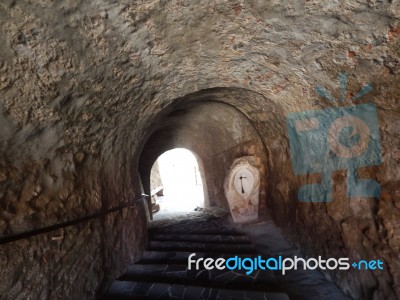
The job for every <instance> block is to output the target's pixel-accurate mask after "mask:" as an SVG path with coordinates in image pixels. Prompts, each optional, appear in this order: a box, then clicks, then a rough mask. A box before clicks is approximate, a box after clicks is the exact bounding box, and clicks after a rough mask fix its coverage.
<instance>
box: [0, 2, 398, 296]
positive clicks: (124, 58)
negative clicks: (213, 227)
mask: <svg viewBox="0 0 400 300" xmlns="http://www.w3.org/2000/svg"><path fill="white" fill-rule="evenodd" d="M399 16H400V2H399V1H398V0H392V1H386V0H384V1H374V0H364V1H361V0H360V1H331V2H327V1H317V0H311V1H301V0H285V1H258V0H249V1H237V0H217V1H211V0H199V1H187V0H172V1H166V0H154V1H118V2H117V1H105V0H95V1H74V0H68V1H50V0H48V1H47V0H41V1H33V2H32V1H11V0H4V1H2V2H1V3H0V28H1V30H0V45H1V46H0V133H1V134H0V157H1V159H0V198H1V202H0V235H2V236H10V235H13V234H18V233H22V232H26V231H29V230H32V229H38V228H42V227H44V226H50V225H53V224H56V223H59V222H65V221H71V220H74V219H76V218H78V217H82V216H85V215H88V214H91V213H95V212H98V211H100V210H104V209H107V208H112V207H115V206H117V205H119V204H122V203H125V202H126V201H128V200H132V199H136V198H137V197H138V196H139V195H140V193H141V192H142V190H141V188H140V186H141V184H140V176H139V172H138V169H139V157H142V158H145V156H143V155H146V154H145V153H150V152H149V151H150V150H149V149H150V147H148V146H149V144H147V146H146V147H145V145H146V143H147V141H148V138H150V137H153V138H154V136H155V135H154V134H155V133H156V129H159V127H158V126H159V124H166V123H165V120H166V119H165V118H166V116H167V114H168V113H175V116H177V115H179V108H180V107H184V106H185V105H189V106H190V107H193V109H194V108H195V107H197V106H198V107H199V109H200V108H201V107H200V106H201V105H207V103H206V101H212V102H219V103H218V105H224V106H226V107H225V108H226V109H225V108H224V109H220V112H221V111H224V112H225V113H226V114H228V115H230V116H238V115H240V116H241V117H237V118H235V119H234V118H233V117H231V118H229V119H225V120H216V121H215V122H214V121H213V122H212V123H211V124H210V125H211V126H210V127H204V128H203V127H202V129H201V130H200V131H199V132H198V133H197V132H196V131H193V130H192V129H191V128H188V131H187V133H182V132H179V130H178V127H179V126H178V125H177V126H175V127H174V126H172V127H171V132H170V133H171V134H172V135H173V136H175V137H176V139H178V141H179V138H181V137H183V136H184V134H186V137H187V140H186V142H187V145H186V146H187V147H188V148H192V147H191V145H190V142H191V141H192V144H195V143H198V140H195V138H194V137H196V136H197V137H202V138H203V143H204V144H203V145H202V149H208V148H209V149H212V150H210V151H212V156H211V158H208V159H207V158H206V157H205V156H204V155H203V156H204V157H202V159H203V168H204V172H203V173H204V176H206V181H204V180H203V182H207V188H208V195H209V199H208V201H209V204H217V205H220V206H225V207H226V202H225V201H224V197H223V190H222V188H221V187H222V184H221V183H222V182H223V179H224V176H223V175H224V174H226V172H227V169H228V168H229V166H230V164H231V162H232V161H233V159H234V158H235V157H237V156H243V155H258V156H259V157H260V163H261V165H263V166H265V168H266V170H265V171H264V172H265V175H266V176H265V177H264V178H265V179H266V180H265V182H264V187H260V188H261V189H262V190H263V191H264V193H265V196H264V201H263V203H264V205H268V206H269V207H270V208H271V210H272V211H273V215H274V218H275V219H276V221H277V223H278V224H279V225H280V226H282V227H283V228H284V229H285V230H286V232H287V234H288V235H290V236H291V237H292V238H293V239H295V240H297V241H298V243H299V244H300V245H301V246H302V247H304V249H306V251H307V253H308V254H310V255H323V256H343V255H344V256H349V257H352V258H364V259H372V258H380V259H382V260H383V261H384V263H385V269H384V270H383V271H381V272H378V271H374V272H369V271H366V272H355V271H354V272H347V273H343V272H341V273H335V272H331V273H330V274H329V276H331V277H332V278H333V279H334V280H335V282H337V284H338V285H339V286H340V287H341V288H342V289H343V290H345V291H346V293H347V294H348V295H350V296H351V297H353V298H355V299H396V298H399V297H400V274H399V270H400V260H399V250H400V249H399V248H400V221H399V220H400V218H399V216H400V204H399V195H400V189H399V184H398V183H399V180H400V177H399V176H400V175H399V174H400V152H399V144H400V134H399V132H400V122H399V120H400V119H399V114H400V108H399V92H398V82H399V79H400V78H399V76H400V75H399V59H400V57H399V56H400V55H399V49H400V21H399ZM341 71H345V72H347V73H348V74H349V84H348V92H349V95H350V94H353V95H354V94H356V93H357V92H358V90H359V88H360V87H361V86H362V85H364V84H365V83H367V82H370V83H371V84H372V86H373V89H374V90H373V92H372V93H370V94H368V95H367V96H365V97H364V98H363V99H362V100H363V101H366V102H369V103H374V104H375V105H376V106H377V110H378V119H379V127H380V138H381V145H382V155H383V163H382V165H380V166H377V167H369V168H365V169H363V170H361V171H360V175H361V176H365V177H366V178H373V179H376V180H377V181H378V182H380V184H381V187H382V195H381V197H380V198H379V199H359V200H357V199H352V200H349V199H348V198H347V196H346V195H345V190H346V188H345V178H344V177H345V173H344V172H342V171H338V172H336V173H335V174H334V180H335V189H334V190H335V192H334V201H333V202H331V203H327V204H324V203H302V204H299V203H298V202H297V200H296V199H297V191H298V189H299V187H300V186H301V185H302V184H304V183H307V182H313V181H315V180H318V175H310V176H300V177H298V176H295V175H294V174H293V172H292V166H291V163H290V159H289V145H288V137H287V131H286V125H285V116H286V114H287V113H289V112H297V111H304V110H310V109H322V108H326V107H329V104H328V103H326V102H324V101H323V100H322V99H321V98H319V97H318V95H317V94H316V93H315V91H314V88H315V86H316V85H321V86H325V87H326V88H327V89H328V90H329V91H332V93H333V94H334V96H337V95H338V92H336V91H338V90H339V85H338V83H337V81H336V78H337V75H338V73H339V72H341ZM188 103H191V104H188ZM227 107H229V108H227ZM210 111H212V109H210V110H208V112H210ZM233 111H235V112H233ZM205 112H207V109H206V108H205V109H204V110H203V113H205ZM221 114H223V112H221ZM202 118H203V121H202V123H201V122H200V123H198V124H205V122H206V120H207V116H204V115H203V117H202ZM178 119H179V118H178ZM162 120H164V121H162ZM235 120H241V121H240V122H241V125H240V126H239V130H237V131H236V130H235V129H234V128H235V124H236V123H235V122H234V121H235ZM163 122H164V123H163ZM184 124H186V125H187V126H188V127H190V125H189V124H188V123H184ZM222 124H225V125H224V126H223V125H222ZM221 126H223V128H222V127H221ZM246 128H247V129H248V130H247V129H246ZM235 132H239V133H246V132H247V133H248V134H243V136H242V137H240V138H238V139H237V140H235V139H234V138H232V137H233V133H235ZM206 133H207V135H205V134H206ZM165 134H167V133H166V132H164V133H163V136H164V138H165ZM196 134H197V135H196ZM190 137H192V138H190ZM248 137H250V138H248ZM166 139H167V138H166ZM219 140H220V141H219ZM175 141H176V140H175ZM177 143H178V142H174V143H172V144H170V145H169V146H168V147H173V146H176V145H177ZM228 146H229V147H228ZM198 149H200V148H198ZM142 150H143V152H142ZM156 150H157V149H156ZM191 150H193V151H194V152H196V149H191ZM156 152H162V149H161V148H158V150H157V151H154V152H153V154H154V155H155V154H156ZM141 153H142V156H140V154H141ZM160 154H161V153H160ZM197 154H198V155H199V156H201V153H197ZM156 157H157V156H156V155H155V157H153V158H152V157H151V155H150V154H149V157H148V161H147V163H149V164H150V162H151V163H152V162H154V160H155V158H156ZM153 159H154V160H153ZM141 162H142V160H141ZM150 168H151V164H150V166H146V165H141V167H140V170H141V176H142V180H143V179H146V178H148V177H146V176H148V175H146V174H145V172H150ZM210 180H211V181H210ZM143 186H146V183H145V182H144V180H143ZM265 199H266V201H265ZM116 214H117V215H118V217H116V216H114V215H109V216H108V217H107V219H106V220H102V219H97V220H93V221H92V223H93V224H91V223H90V222H89V223H86V224H84V225H82V226H77V227H76V228H75V227H73V229H71V232H70V233H68V234H67V235H66V237H65V238H64V240H63V241H64V242H62V243H61V248H57V247H58V246H57V247H56V245H55V244H54V243H53V242H51V243H50V244H48V242H47V241H48V240H49V239H50V237H48V236H47V235H39V236H36V237H34V238H31V239H27V240H21V241H18V242H14V243H8V244H4V245H0V257H1V260H0V264H1V265H2V267H1V269H2V270H7V271H6V272H2V273H1V275H0V276H1V278H0V279H1V280H0V282H1V283H0V294H1V295H7V296H6V299H7V298H9V299H23V298H26V295H31V296H32V297H34V298H35V297H37V298H46V297H47V298H50V299H57V297H61V295H66V296H65V298H70V299H76V298H80V296H79V297H78V296H77V295H88V298H89V297H90V296H89V295H94V294H95V292H96V291H97V290H99V286H101V285H103V286H104V285H107V282H109V280H108V278H109V277H114V274H119V273H121V272H122V270H121V269H120V268H121V266H122V265H123V264H124V263H126V262H127V261H133V260H135V259H136V258H137V257H138V256H140V253H141V249H143V246H144V243H145V239H146V237H145V232H146V230H144V228H145V227H146V223H145V216H144V214H143V211H142V208H140V207H139V206H137V207H136V208H129V209H126V210H123V211H120V212H118V213H116ZM95 224H97V226H96V225H95ZM71 228H72V227H71ZM89 228H91V229H90V231H89ZM58 234H59V233H58V232H57V233H54V235H52V236H58ZM64 234H66V233H64ZM77 240H81V241H83V240H84V241H85V242H84V243H83V242H82V243H77V242H76V241H77ZM21 247H24V248H23V249H26V250H25V251H24V252H22V250H21ZM52 247H55V248H54V249H53V248H52ZM17 249H19V250H17ZM46 249H47V250H46ZM52 249H53V250H52ZM60 249H61V250H60ZM82 253H85V255H84V256H83V255H82ZM86 253H87V254H86ZM86 255H87V256H86ZM89 257H90V258H89ZM77 259H78V260H77ZM81 260H82V261H81ZM72 262H73V263H76V266H77V267H76V269H75V271H76V272H78V273H79V274H82V273H85V272H88V273H90V280H87V281H85V282H83V281H82V279H81V278H79V277H76V276H75V274H74V272H73V271H71V270H70V265H71V264H72ZM78 262H79V263H78ZM28 266H29V267H28ZM44 266H46V267H44ZM3 268H4V269H3ZM34 270H37V272H36V275H35V276H32V275H30V274H28V273H29V272H30V271H34ZM46 270H47V271H46ZM57 270H60V271H59V272H57ZM28 271H29V272H28ZM52 272H55V273H54V274H56V273H57V274H59V275H58V276H61V277H62V278H60V281H58V279H57V281H54V280H56V279H55V278H54V276H53V275H52V274H53V273H52ZM40 274H43V275H40ZM24 280H25V281H24ZM22 282H24V284H22ZM55 282H57V284H56V283H55ZM59 282H62V283H61V284H60V283H59ZM101 283H102V284H101ZM55 293H56V294H57V295H58V296H54V295H55Z"/></svg>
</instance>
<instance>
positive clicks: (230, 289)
mask: <svg viewBox="0 0 400 300" xmlns="http://www.w3.org/2000/svg"><path fill="white" fill-rule="evenodd" d="M192 253H196V258H199V257H202V258H208V257H211V258H214V259H216V258H219V257H222V258H228V257H232V256H235V255H238V256H239V257H242V258H244V257H255V256H256V255H257V250H256V248H255V247H254V245H252V244H251V242H250V239H249V237H248V236H246V235H244V234H243V233H240V232H238V231H236V230H235V229H233V228H232V227H230V226H229V225H227V224H223V223H221V222H220V219H218V218H213V217H212V216H210V217H209V218H206V219H204V218H203V219H198V220H196V218H195V217H194V218H187V216H186V218H185V219H183V220H179V219H178V220H177V219H173V220H169V221H168V220H167V221H166V222H165V221H164V222H158V223H157V222H153V224H152V227H151V228H150V231H149V245H148V249H147V251H145V252H144V254H143V257H142V259H141V260H140V261H139V262H137V263H136V264H134V265H131V266H129V267H128V269H127V270H126V272H125V273H124V274H123V275H122V276H121V277H119V278H118V279H117V280H115V281H114V282H113V283H112V284H111V286H110V287H109V289H108V291H107V293H106V295H105V297H104V299H188V300H194V299H218V300H224V299H257V300H258V299H260V300H261V299H263V300H265V299H268V300H287V299H289V297H288V296H287V295H286V294H285V293H282V292H281V291H279V290H278V288H277V284H276V279H275V276H274V273H273V272H272V271H267V270H265V271H264V270H262V271H260V270H258V271H254V272H253V273H252V274H250V275H246V271H245V270H234V271H231V270H228V269H224V270H218V269H216V268H214V269H213V270H206V269H205V268H204V267H201V268H200V270H195V268H194V264H193V268H192V269H191V270H189V269H188V257H189V255H190V254H192Z"/></svg>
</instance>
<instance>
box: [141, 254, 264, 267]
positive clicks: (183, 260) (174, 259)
mask: <svg viewBox="0 0 400 300" xmlns="http://www.w3.org/2000/svg"><path fill="white" fill-rule="evenodd" d="M192 253H193V252H184V251H145V252H144V253H143V256H142V259H141V260H140V261H139V263H141V264H170V265H171V264H182V265H185V264H187V262H188V257H189V255H190V254H192ZM195 253H196V258H200V257H202V258H206V257H211V258H215V259H216V258H219V257H222V258H225V259H228V258H230V257H232V256H233V255H235V254H232V253H231V254H221V253H203V252H195ZM237 256H238V257H240V258H245V257H250V258H254V257H257V256H258V255H257V254H249V255H243V254H242V255H237Z"/></svg>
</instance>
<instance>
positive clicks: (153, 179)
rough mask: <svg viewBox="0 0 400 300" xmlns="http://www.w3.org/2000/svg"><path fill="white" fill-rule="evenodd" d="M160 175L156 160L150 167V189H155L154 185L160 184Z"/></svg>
mask: <svg viewBox="0 0 400 300" xmlns="http://www.w3.org/2000/svg"><path fill="white" fill-rule="evenodd" d="M162 185H163V184H162V181H161V175H160V167H159V165H158V161H157V160H156V161H155V163H154V164H153V167H152V168H151V174H150V190H153V189H155V188H156V187H159V186H162Z"/></svg>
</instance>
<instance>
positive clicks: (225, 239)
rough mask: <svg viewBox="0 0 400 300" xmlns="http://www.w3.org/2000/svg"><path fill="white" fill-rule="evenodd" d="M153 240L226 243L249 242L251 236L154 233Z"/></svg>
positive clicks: (151, 238)
mask: <svg viewBox="0 0 400 300" xmlns="http://www.w3.org/2000/svg"><path fill="white" fill-rule="evenodd" d="M150 240H152V241H175V242H200V243H224V244H249V243H250V238H249V237H248V236H246V235H215V234H213V235H210V234H177V233H176V234H170V233H153V234H151V235H150Z"/></svg>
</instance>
